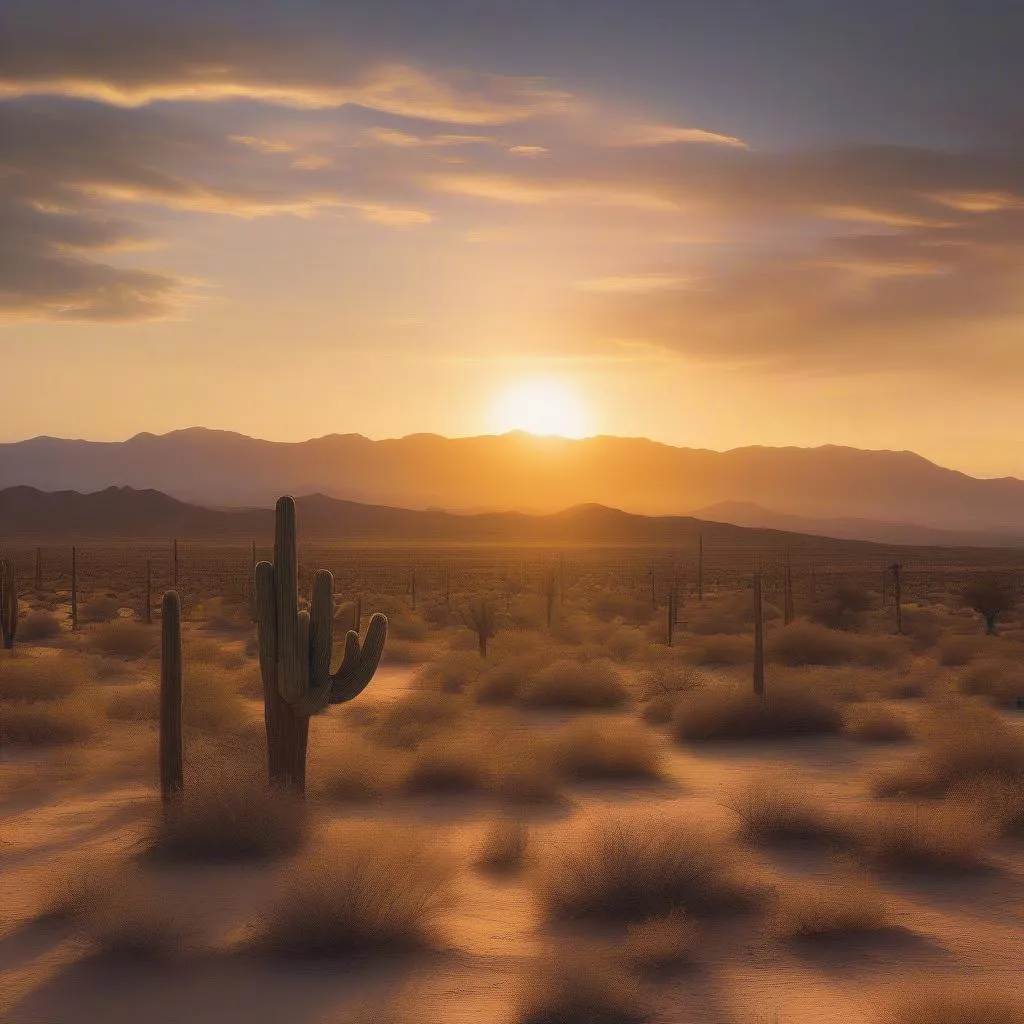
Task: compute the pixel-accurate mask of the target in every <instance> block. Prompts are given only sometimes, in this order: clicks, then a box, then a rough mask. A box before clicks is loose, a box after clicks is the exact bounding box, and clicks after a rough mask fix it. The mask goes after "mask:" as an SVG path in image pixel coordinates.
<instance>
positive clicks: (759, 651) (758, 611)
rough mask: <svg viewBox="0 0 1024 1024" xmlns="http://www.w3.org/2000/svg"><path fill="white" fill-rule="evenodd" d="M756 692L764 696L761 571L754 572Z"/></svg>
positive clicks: (759, 695)
mask: <svg viewBox="0 0 1024 1024" xmlns="http://www.w3.org/2000/svg"><path fill="white" fill-rule="evenodd" d="M754 693H755V695H756V696H758V697H763V696H764V605H763V604H762V601H761V573H760V571H758V572H756V573H754Z"/></svg>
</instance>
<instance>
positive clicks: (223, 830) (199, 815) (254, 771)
mask: <svg viewBox="0 0 1024 1024" xmlns="http://www.w3.org/2000/svg"><path fill="white" fill-rule="evenodd" d="M307 825H308V822H307V817H306V811H305V808H304V806H303V805H302V803H301V801H299V800H298V799H296V797H294V796H293V795H292V794H290V793H288V792H285V791H283V790H282V789H280V788H278V787H271V786H269V785H268V783H267V779H266V768H265V766H264V765H263V764H261V763H259V762H257V761H256V760H255V759H253V760H252V761H250V760H248V759H242V758H239V757H230V756H228V755H227V754H225V753H224V752H219V751H214V752H209V753H207V754H205V756H204V755H201V754H194V755H193V756H192V757H191V758H190V761H189V763H188V764H187V765H186V778H185V797H184V799H183V800H182V801H181V802H180V804H179V805H178V806H177V807H174V808H172V809H171V810H170V813H168V814H165V815H163V816H162V817H161V819H160V821H159V823H158V824H156V825H155V826H154V829H153V833H152V836H151V838H150V851H151V853H152V854H153V855H154V856H156V857H159V858H161V859H171V860H184V861H190V860H213V861H233V860H248V859H258V858H263V857H273V856H278V855H281V854H285V853H290V852H292V851H293V850H296V849H298V847H299V846H301V844H302V842H303V840H304V839H305V837H306V831H307Z"/></svg>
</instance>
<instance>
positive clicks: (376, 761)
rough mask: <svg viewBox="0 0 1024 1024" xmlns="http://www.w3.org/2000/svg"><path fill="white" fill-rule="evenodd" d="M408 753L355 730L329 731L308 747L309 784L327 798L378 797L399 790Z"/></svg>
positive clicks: (403, 784) (407, 771)
mask: <svg viewBox="0 0 1024 1024" xmlns="http://www.w3.org/2000/svg"><path fill="white" fill-rule="evenodd" d="M409 761H410V755H409V754H408V753H407V752H406V751H404V750H399V749H396V748H394V747H385V746H382V745H380V744H378V743H373V742H371V741H370V740H368V739H366V738H365V737H363V736H360V735H359V734H358V733H353V732H346V733H344V734H335V735H332V736H331V738H330V741H329V742H325V743H319V744H317V745H316V746H314V747H313V749H312V750H311V751H310V763H309V780H308V785H309V788H310V789H311V790H312V791H313V792H314V793H316V794H318V795H320V796H323V797H326V798H327V799H329V800H353V801H358V800H378V799H381V798H384V797H387V796H391V795H393V794H395V793H398V792H400V791H401V790H402V789H403V787H404V786H405V785H406V780H407V779H408V775H409Z"/></svg>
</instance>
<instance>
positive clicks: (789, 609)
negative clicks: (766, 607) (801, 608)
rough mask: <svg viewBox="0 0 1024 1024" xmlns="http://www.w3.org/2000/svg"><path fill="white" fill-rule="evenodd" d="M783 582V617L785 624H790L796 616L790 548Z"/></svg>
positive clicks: (787, 551)
mask: <svg viewBox="0 0 1024 1024" xmlns="http://www.w3.org/2000/svg"><path fill="white" fill-rule="evenodd" d="M782 582H783V586H784V588H785V596H784V605H785V608H784V616H783V617H784V619H785V624H786V625H787V626H788V625H789V624H790V623H791V622H792V621H793V619H794V618H795V617H796V614H795V612H794V609H793V559H792V557H791V555H790V553H789V548H786V565H785V576H784V578H783V581H782Z"/></svg>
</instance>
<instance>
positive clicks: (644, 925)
mask: <svg viewBox="0 0 1024 1024" xmlns="http://www.w3.org/2000/svg"><path fill="white" fill-rule="evenodd" d="M699 940H700V928H699V926H698V925H697V922H696V921H695V920H694V919H693V918H692V917H690V915H689V914H687V913H686V912H685V911H682V910H673V911H671V912H670V913H668V914H663V915H661V916H660V917H649V918H647V920H645V921H631V922H630V923H629V924H628V925H627V926H626V937H625V940H624V941H623V943H622V945H621V947H620V948H619V954H620V956H621V957H622V959H623V960H624V961H625V962H626V963H627V964H628V965H629V966H630V967H632V968H633V969H634V970H638V971H643V972H645V973H658V972H661V971H665V970H668V969H670V968H673V967H680V966H683V965H685V964H689V963H692V962H693V959H694V956H695V954H696V952H697V945H698V942H699Z"/></svg>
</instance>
